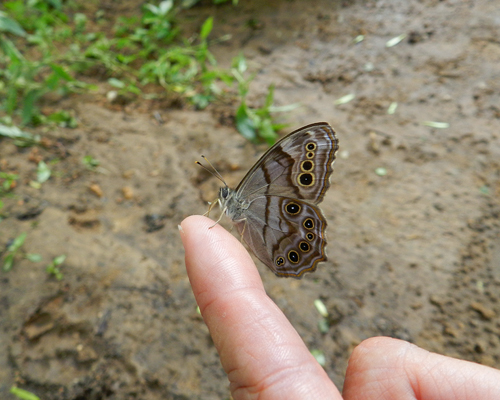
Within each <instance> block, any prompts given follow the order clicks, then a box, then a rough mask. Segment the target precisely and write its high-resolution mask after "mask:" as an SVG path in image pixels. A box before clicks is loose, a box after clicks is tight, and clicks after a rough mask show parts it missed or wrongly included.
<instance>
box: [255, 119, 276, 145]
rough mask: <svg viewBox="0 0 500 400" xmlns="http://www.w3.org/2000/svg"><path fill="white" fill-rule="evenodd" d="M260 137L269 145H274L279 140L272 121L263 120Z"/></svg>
mask: <svg viewBox="0 0 500 400" xmlns="http://www.w3.org/2000/svg"><path fill="white" fill-rule="evenodd" d="M259 136H260V137H261V138H262V139H264V140H265V141H266V142H267V143H268V144H269V145H273V144H274V142H276V139H277V138H278V135H277V134H276V132H275V131H274V129H273V126H272V123H271V119H269V118H266V119H264V120H262V123H261V125H260V127H259Z"/></svg>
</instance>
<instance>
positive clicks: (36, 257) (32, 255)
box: [26, 253, 42, 262]
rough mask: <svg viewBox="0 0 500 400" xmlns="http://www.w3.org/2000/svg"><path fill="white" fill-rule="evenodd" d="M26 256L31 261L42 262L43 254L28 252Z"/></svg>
mask: <svg viewBox="0 0 500 400" xmlns="http://www.w3.org/2000/svg"><path fill="white" fill-rule="evenodd" d="M26 258H27V259H28V260H30V261H31V262H40V261H42V256H41V255H40V254H35V253H28V254H26Z"/></svg>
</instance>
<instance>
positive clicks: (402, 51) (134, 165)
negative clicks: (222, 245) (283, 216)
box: [0, 0, 500, 400]
mask: <svg viewBox="0 0 500 400" xmlns="http://www.w3.org/2000/svg"><path fill="white" fill-rule="evenodd" d="M139 3H140V2H137V3H136V4H135V7H139ZM239 3H240V4H239V5H238V6H237V7H235V8H233V7H232V6H231V5H229V4H228V5H225V6H222V7H215V6H211V5H209V4H208V3H207V4H206V5H202V6H198V7H196V8H193V9H192V10H190V11H188V13H187V15H188V17H189V18H186V20H187V21H188V23H193V24H194V23H196V24H198V26H199V24H201V22H202V21H203V20H204V19H205V18H206V17H207V16H209V15H214V17H215V29H214V31H213V32H212V34H211V38H214V39H215V38H217V37H221V36H223V35H225V34H231V35H232V36H231V39H230V40H229V41H226V42H219V43H218V44H215V45H214V46H212V51H213V52H214V53H215V55H216V57H217V59H218V60H220V63H221V64H222V65H223V66H228V65H229V63H230V60H231V58H232V57H234V56H236V55H237V54H238V53H239V52H243V53H244V54H245V56H246V57H247V59H248V60H249V65H250V69H251V70H253V71H255V72H256V73H257V76H256V78H255V81H254V82H253V83H252V87H251V98H250V102H251V103H252V104H254V105H260V104H262V99H263V97H264V96H265V94H266V93H267V87H268V85H269V84H271V83H274V84H275V85H276V104H277V105H286V104H291V103H295V102H300V103H301V107H300V108H298V109H296V110H295V111H294V112H293V113H291V114H289V115H288V116H283V117H282V121H285V122H287V123H289V124H290V125H289V128H288V129H285V130H284V131H283V132H282V134H285V133H286V132H288V131H291V130H293V129H295V128H298V127H300V126H302V125H305V124H309V123H313V122H317V121H328V122H329V123H331V125H332V126H333V127H334V128H335V130H336V132H337V134H338V137H339V140H340V151H339V154H338V158H337V161H336V163H335V171H334V173H333V176H332V185H331V188H330V190H329V192H328V193H327V195H326V197H325V200H324V202H323V203H322V209H323V211H324V214H325V216H326V218H327V220H328V221H329V225H328V229H327V235H328V247H327V252H328V256H329V259H328V262H326V263H324V264H321V265H320V267H319V268H318V270H317V271H316V272H315V273H314V274H309V275H307V276H306V277H305V278H304V279H302V280H294V279H281V278H277V277H276V276H274V274H272V273H271V272H270V271H269V270H267V268H266V267H265V266H263V265H261V264H259V263H257V265H258V268H259V271H260V273H261V276H262V278H263V280H264V283H265V287H266V290H267V292H268V293H269V295H270V296H271V298H272V299H273V300H274V301H275V302H276V303H277V304H278V306H279V307H280V308H281V309H282V310H283V312H284V313H285V314H286V315H287V317H288V318H289V319H290V321H291V322H292V324H293V325H294V326H295V328H296V329H297V330H298V332H299V333H300V335H301V336H302V338H303V339H304V342H305V343H306V345H307V346H308V347H309V348H310V349H311V350H312V349H318V350H321V351H322V352H323V354H324V355H325V357H326V363H325V369H326V371H327V372H328V374H329V376H330V377H331V378H332V379H333V381H334V382H335V383H336V385H337V386H338V387H339V388H341V386H342V382H343V376H344V372H345V368H346V364H347V361H348V359H349V355H350V354H351V352H352V349H353V348H354V347H355V346H356V345H357V344H358V343H360V341H362V340H363V339H365V338H368V337H372V336H377V335H387V336H392V337H396V338H401V339H404V340H408V341H410V342H412V343H415V344H417V345H419V346H421V347H423V348H425V349H428V350H430V351H434V352H437V353H440V354H445V355H449V356H453V357H458V358H461V359H466V360H471V361H475V362H479V363H482V364H485V365H489V366H493V367H496V368H500V295H499V293H500V240H499V238H500V200H499V199H500V172H499V171H500V41H499V39H498V32H499V29H500V22H499V19H498V2H497V1H496V0H477V1H472V0H471V1H455V0H444V1H437V0H422V1H418V2H409V1H404V0H392V1H384V0H380V1H332V0H311V1H298V0H295V1H285V0H281V1H274V2H270V1H262V0H258V1H246V0H241V1H240V2H239ZM110 4H111V7H112V5H113V4H114V3H110ZM128 4H130V2H129V3H128ZM106 10H107V12H113V10H112V9H109V8H106ZM248 21H252V23H250V24H249V23H248ZM401 34H405V35H406V36H405V38H404V39H403V40H402V41H401V42H400V43H399V44H397V45H395V46H393V47H386V43H387V41H389V40H390V39H392V38H394V37H397V36H399V35H401ZM358 35H364V40H362V41H361V42H359V43H355V41H354V38H356V37H357V36H358ZM350 93H353V94H355V98H354V99H353V100H352V101H351V102H349V103H346V104H335V100H337V99H339V98H341V97H342V96H345V95H347V94H350ZM393 102H397V104H398V107H397V109H396V110H395V112H394V114H388V112H387V110H388V108H389V106H390V105H391V103H393ZM59 106H60V107H63V108H65V109H71V110H73V112H74V114H75V116H76V117H77V119H78V121H79V126H78V128H76V129H64V128H54V129H50V130H47V129H43V128H41V129H40V130H39V132H38V133H40V134H41V135H42V136H43V137H44V138H45V140H47V142H46V143H48V147H46V148H39V149H38V150H36V149H33V148H28V149H20V148H17V147H16V146H14V145H13V144H12V143H11V141H9V140H5V139H4V140H2V141H0V161H1V168H2V170H3V171H15V172H18V173H19V174H20V177H21V178H20V180H19V182H18V186H17V187H16V188H15V191H14V192H15V194H16V195H17V197H16V198H14V199H6V200H5V202H6V205H5V207H4V210H3V211H4V212H5V213H7V214H8V215H9V217H8V218H7V219H5V220H4V221H2V222H0V229H1V237H0V239H1V245H2V246H6V244H7V242H8V241H9V240H10V239H12V238H14V237H16V236H17V235H19V234H20V233H21V232H27V234H28V236H27V239H26V243H25V245H24V250H25V251H28V252H30V253H39V254H41V255H42V256H43V260H44V261H42V262H40V263H32V262H30V261H28V260H23V259H18V260H16V264H15V266H14V268H13V269H12V270H11V271H10V272H7V273H5V272H2V274H1V281H0V304H1V307H0V328H1V332H2V334H1V335H0V349H1V350H0V382H1V383H0V397H1V398H13V396H12V395H9V394H8V391H9V389H10V387H11V386H12V385H13V384H17V385H18V386H20V387H24V388H26V389H28V390H31V391H32V392H34V393H36V394H38V395H39V396H40V397H41V398H43V399H132V398H138V399H146V400H149V399H209V400H210V399H228V398H229V397H230V395H229V390H228V381H227V378H226V375H225V374H224V371H223V370H222V368H221V365H220V363H219V359H218V355H217V353H216V351H215V349H214V346H213V344H212V342H211V339H210V336H209V334H208V330H207V328H206V326H205V325H204V323H203V321H202V319H201V317H200V315H199V314H198V313H197V310H196V303H195V301H194V297H193V295H192V292H191V288H190V285H189V281H188V279H187V276H186V271H185V267H184V252H183V249H182V246H181V242H180V238H179V233H178V230H177V225H178V224H179V222H180V221H181V220H182V219H183V218H184V217H186V216H188V215H191V214H201V213H203V212H204V211H205V210H206V207H207V203H206V202H207V201H209V200H212V199H213V198H214V197H215V195H216V192H217V187H218V184H219V183H218V181H217V180H216V179H214V178H212V177H210V176H207V174H205V173H204V172H203V171H202V170H201V168H198V167H197V166H196V165H195V164H194V161H195V160H197V159H199V156H200V154H205V155H207V156H208V157H209V158H210V160H211V161H212V162H213V163H214V164H215V165H216V166H217V167H218V168H219V170H220V172H221V174H222V175H223V176H224V177H225V178H226V179H227V181H228V183H230V185H233V186H234V185H236V184H237V183H238V182H239V180H240V179H241V178H242V177H243V175H244V174H245V172H246V171H247V170H248V169H249V168H250V167H251V166H252V165H253V163H254V162H255V161H256V160H257V158H258V157H259V155H260V154H262V152H263V151H264V150H265V146H264V145H260V146H255V145H253V144H251V143H249V142H247V141H246V140H245V139H243V138H242V137H241V136H240V135H239V134H238V133H237V132H236V130H235V128H234V126H233V125H232V124H231V119H230V118H228V117H227V116H228V115H231V114H232V113H233V112H234V108H231V107H232V105H225V106H221V105H219V106H211V107H209V108H208V109H206V110H204V111H194V110H189V109H188V108H187V107H186V108H185V109H164V108H157V109H146V110H144V107H142V108H141V107H140V106H137V104H135V105H127V106H120V107H117V106H116V105H111V104H109V103H108V102H107V101H106V96H105V92H103V93H101V94H99V95H97V96H95V95H94V96H93V97H92V98H91V99H90V100H89V99H87V98H86V97H81V96H78V97H74V98H70V99H67V100H64V102H63V103H61V104H60V105H59ZM155 116H156V117H155ZM158 116H160V117H161V118H158ZM425 121H435V122H446V123H449V127H448V128H444V129H440V128H435V127H431V126H427V125H425V124H424V122H425ZM37 151H38V153H37ZM86 155H92V156H93V157H94V158H96V159H98V160H99V161H100V162H101V165H100V170H99V171H98V172H94V171H90V170H88V169H86V168H85V166H84V165H83V164H82V162H81V159H82V157H84V156H86ZM40 157H41V158H40ZM54 158H59V159H60V162H59V163H57V164H54V166H53V176H52V177H51V179H50V180H49V181H48V182H46V183H44V184H43V185H42V188H41V189H35V188H33V187H31V186H30V185H29V181H30V180H33V179H34V178H35V173H36V172H35V171H36V164H35V163H34V162H33V161H37V160H39V159H44V160H45V161H47V162H50V160H52V159H54ZM30 160H31V161H30ZM376 171H377V172H378V173H376ZM223 224H224V225H225V226H227V227H229V226H230V224H229V222H228V221H225V222H223ZM61 254H66V255H67V259H66V261H65V263H64V264H63V266H62V267H61V271H62V273H63V275H64V278H63V280H62V281H57V280H55V279H54V278H53V277H51V276H49V275H47V273H46V272H45V266H46V264H47V262H48V260H51V259H52V258H53V257H55V256H58V255H61ZM317 298H320V299H321V300H322V301H323V302H324V304H325V305H326V307H327V309H328V311H329V317H328V322H329V328H328V330H327V331H326V332H323V333H322V332H321V331H320V329H319V328H318V322H319V321H320V319H321V316H320V315H319V314H318V313H317V311H316V309H315V308H314V305H313V302H314V300H315V299H317ZM242 312H244V310H242Z"/></svg>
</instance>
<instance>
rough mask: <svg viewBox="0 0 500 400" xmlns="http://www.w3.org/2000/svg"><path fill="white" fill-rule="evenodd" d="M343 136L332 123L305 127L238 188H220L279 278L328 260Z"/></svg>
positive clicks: (224, 202)
mask: <svg viewBox="0 0 500 400" xmlns="http://www.w3.org/2000/svg"><path fill="white" fill-rule="evenodd" d="M337 150H338V140H337V138H336V136H335V132H334V131H333V129H332V128H331V127H330V125H329V124H327V123H325V122H319V123H315V124H311V125H307V126H304V127H303V128H300V129H298V130H296V131H294V132H292V133H290V134H289V135H287V136H285V137H284V138H283V139H282V140H280V141H279V142H278V143H276V144H275V145H274V146H273V147H271V148H270V149H269V150H268V151H267V152H266V153H265V154H264V155H263V156H262V157H261V158H260V159H259V161H257V163H256V164H255V165H254V166H253V167H252V169H251V170H250V171H249V172H248V173H247V175H246V176H245V177H244V178H243V180H242V181H241V182H240V184H239V185H238V187H237V188H236V189H234V190H233V189H231V188H229V187H227V186H225V187H222V188H221V189H220V191H219V203H220V204H221V207H222V209H223V212H224V213H225V214H226V215H227V216H228V217H229V218H230V219H231V220H232V221H233V223H234V224H235V225H236V227H237V229H238V231H239V232H240V234H241V236H242V238H243V240H244V241H245V242H246V243H247V245H248V246H249V247H250V249H251V250H252V251H253V253H254V254H255V255H256V256H257V258H259V259H260V260H261V261H262V262H263V263H264V264H266V265H267V266H268V267H269V268H270V269H271V270H272V271H273V272H274V273H275V274H276V275H277V276H281V277H294V278H301V277H302V276H303V274H304V273H306V272H312V271H314V270H315V269H316V267H317V264H318V263H319V262H321V261H326V253H325V246H326V238H325V230H326V219H325V217H324V216H323V213H322V212H321V210H320V209H319V207H318V206H317V204H319V203H320V202H321V201H322V200H323V197H324V195H325V192H326V190H327V189H328V188H329V186H330V182H329V180H330V175H331V173H332V172H333V169H332V163H333V161H334V160H335V154H336V152H337Z"/></svg>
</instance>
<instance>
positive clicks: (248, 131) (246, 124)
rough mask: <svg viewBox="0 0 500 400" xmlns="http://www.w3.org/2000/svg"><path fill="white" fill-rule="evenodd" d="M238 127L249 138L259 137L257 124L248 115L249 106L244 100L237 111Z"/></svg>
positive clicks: (253, 139)
mask: <svg viewBox="0 0 500 400" xmlns="http://www.w3.org/2000/svg"><path fill="white" fill-rule="evenodd" d="M236 129H238V132H240V133H241V134H242V135H243V137H244V138H246V139H248V140H251V141H255V140H256V139H257V133H256V131H255V124H254V122H253V121H252V120H251V119H250V117H249V116H248V113H247V106H246V104H245V103H244V102H243V103H241V106H239V107H238V110H237V111H236Z"/></svg>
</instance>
